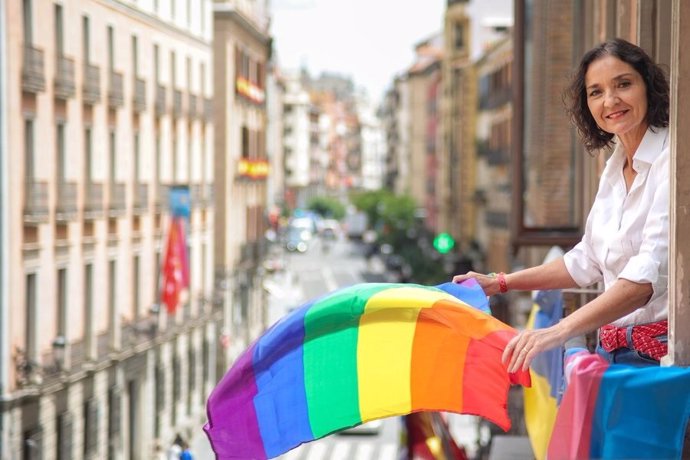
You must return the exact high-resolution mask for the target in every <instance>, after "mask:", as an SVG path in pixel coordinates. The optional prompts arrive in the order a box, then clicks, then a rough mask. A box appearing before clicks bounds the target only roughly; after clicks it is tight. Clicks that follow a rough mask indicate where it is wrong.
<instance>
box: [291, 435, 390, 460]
mask: <svg viewBox="0 0 690 460" xmlns="http://www.w3.org/2000/svg"><path fill="white" fill-rule="evenodd" d="M397 457H398V445H397V444H396V443H395V442H384V443H379V442H368V441H365V442H362V441H359V440H354V439H353V440H344V439H343V440H337V441H335V442H331V443H323V442H318V441H317V442H314V443H307V444H302V445H301V446H299V447H297V448H296V449H293V450H291V451H290V452H288V453H287V454H285V455H282V456H280V457H278V459H279V460H395V459H396V458H397Z"/></svg>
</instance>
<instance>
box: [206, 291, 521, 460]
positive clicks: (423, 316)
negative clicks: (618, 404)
mask: <svg viewBox="0 0 690 460" xmlns="http://www.w3.org/2000/svg"><path fill="white" fill-rule="evenodd" d="M467 299H471V300H470V301H475V302H478V303H479V304H483V305H486V296H485V295H484V293H483V292H482V291H481V288H480V287H479V286H478V285H477V284H476V282H473V283H470V284H469V285H467V286H460V285H454V284H452V283H447V284H444V285H441V286H438V287H431V286H420V285H412V284H389V283H381V284H376V283H371V284H358V285H354V286H351V287H348V288H345V289H342V290H339V291H336V292H334V293H331V294H329V295H327V296H325V297H323V298H321V299H319V300H316V301H313V302H311V303H309V304H307V305H305V306H303V307H301V308H299V309H297V310H295V311H293V312H292V313H291V314H289V315H287V316H286V317H284V318H283V319H282V320H280V321H279V322H278V323H276V324H275V325H274V326H273V327H271V328H270V329H269V330H268V331H267V332H266V333H265V334H264V335H263V336H261V337H260V338H259V339H258V340H257V341H256V342H255V343H254V344H253V345H252V346H251V347H250V348H249V349H248V350H246V351H245V352H244V353H243V354H242V355H241V356H240V358H239V359H238V360H237V362H236V363H235V364H234V366H233V367H232V368H231V369H230V370H229V371H228V372H227V373H226V375H225V376H224V377H223V379H222V380H221V382H220V383H219V384H218V386H217V387H216V388H215V389H214V390H213V392H212V394H211V395H210V397H209V399H208V403H207V413H208V423H207V425H206V426H205V427H204V429H205V431H206V433H207V435H208V437H209V440H210V441H211V445H212V447H213V450H214V451H215V453H216V455H218V457H219V458H223V459H232V458H242V459H265V458H271V457H276V456H278V455H281V454H283V453H285V452H287V451H288V450H290V449H292V448H294V447H297V446H298V445H300V444H302V443H305V442H309V441H312V440H314V439H318V438H321V437H324V436H326V435H328V434H330V433H333V432H335V431H339V430H342V429H345V428H349V427H353V426H356V425H359V424H361V423H365V422H367V421H370V420H374V419H379V418H383V417H390V416H396V415H404V414H409V413H412V412H417V411H425V410H426V411H452V412H458V413H466V414H475V415H481V416H484V417H486V418H487V419H489V420H491V421H493V422H494V423H496V424H497V425H498V426H500V427H502V428H503V429H505V430H507V429H508V428H509V427H510V419H509V418H508V414H507V411H506V404H507V393H508V388H509V386H510V383H511V382H512V383H522V384H529V374H528V373H527V372H521V373H518V374H514V375H509V374H508V372H507V370H506V368H505V366H504V365H503V364H502V363H501V354H502V352H503V349H504V348H505V345H506V344H507V342H508V341H509V340H510V338H512V337H513V336H514V335H515V334H516V332H515V331H514V330H513V329H512V328H511V327H509V326H507V325H505V324H503V323H501V322H500V321H498V320H497V319H495V318H493V317H491V316H490V315H488V314H487V313H485V312H482V311H480V310H478V309H477V308H474V307H471V306H470V305H468V304H467V303H465V301H464V300H467Z"/></svg>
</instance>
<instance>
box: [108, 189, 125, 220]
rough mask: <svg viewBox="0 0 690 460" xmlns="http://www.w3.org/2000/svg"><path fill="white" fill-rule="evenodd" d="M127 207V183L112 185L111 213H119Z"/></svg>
mask: <svg viewBox="0 0 690 460" xmlns="http://www.w3.org/2000/svg"><path fill="white" fill-rule="evenodd" d="M126 207H127V191H126V188H125V184H111V185H110V206H109V208H108V209H109V210H110V212H111V214H119V213H120V212H123V211H124V210H125V209H126Z"/></svg>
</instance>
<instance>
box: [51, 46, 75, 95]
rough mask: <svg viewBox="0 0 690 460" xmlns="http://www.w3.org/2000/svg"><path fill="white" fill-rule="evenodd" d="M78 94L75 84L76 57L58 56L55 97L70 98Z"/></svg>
mask: <svg viewBox="0 0 690 460" xmlns="http://www.w3.org/2000/svg"><path fill="white" fill-rule="evenodd" d="M75 94H76V87H75V85H74V59H72V58H68V57H65V56H58V57H57V61H56V68H55V97H56V98H58V99H69V98H71V97H74V95H75Z"/></svg>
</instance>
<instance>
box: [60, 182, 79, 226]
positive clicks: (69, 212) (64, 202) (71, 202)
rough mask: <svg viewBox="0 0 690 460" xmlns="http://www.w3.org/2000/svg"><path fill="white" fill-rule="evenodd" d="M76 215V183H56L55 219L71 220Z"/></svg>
mask: <svg viewBox="0 0 690 460" xmlns="http://www.w3.org/2000/svg"><path fill="white" fill-rule="evenodd" d="M76 214H77V184H76V182H58V184H57V204H56V205H55V218H56V219H57V220H59V221H65V220H71V219H73V218H74V216H75V215H76Z"/></svg>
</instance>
